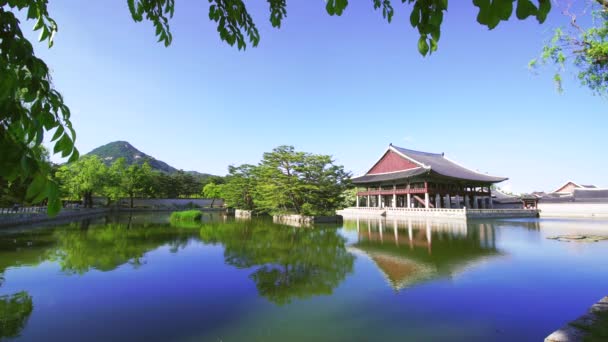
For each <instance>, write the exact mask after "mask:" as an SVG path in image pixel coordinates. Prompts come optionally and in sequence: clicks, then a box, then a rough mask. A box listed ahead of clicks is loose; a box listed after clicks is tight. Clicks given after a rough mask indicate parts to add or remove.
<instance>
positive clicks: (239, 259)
mask: <svg viewBox="0 0 608 342" xmlns="http://www.w3.org/2000/svg"><path fill="white" fill-rule="evenodd" d="M200 238H201V240H202V241H203V242H205V243H212V244H216V243H220V244H222V245H223V246H224V258H225V262H226V264H228V265H232V266H235V267H238V268H247V269H251V270H252V273H251V275H250V276H249V278H250V279H251V280H253V281H254V282H255V284H256V287H257V289H258V292H259V293H260V295H262V296H264V297H266V298H268V299H269V300H270V301H272V302H274V303H276V304H279V305H283V304H288V303H290V302H291V301H292V300H293V299H294V298H300V299H303V298H308V297H311V296H316V295H329V294H331V293H332V291H333V289H334V288H335V287H337V286H338V285H339V284H340V282H342V280H344V278H345V277H346V275H348V274H349V273H351V272H352V271H353V265H354V260H355V257H354V256H353V255H352V254H351V253H349V252H348V250H347V249H346V244H345V243H346V240H345V239H344V238H343V237H342V236H340V234H339V233H338V232H337V231H336V229H333V228H316V229H295V228H287V227H278V226H276V225H273V224H270V223H267V222H264V221H258V220H254V221H248V222H247V223H246V224H245V225H244V224H243V223H242V222H227V223H222V224H209V223H206V224H203V225H202V227H201V229H200Z"/></svg>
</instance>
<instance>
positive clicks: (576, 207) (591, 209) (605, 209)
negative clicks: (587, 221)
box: [538, 201, 608, 219]
mask: <svg viewBox="0 0 608 342" xmlns="http://www.w3.org/2000/svg"><path fill="white" fill-rule="evenodd" d="M538 208H539V209H540V217H563V218H604V219H605V218H608V203H586V202H580V203H579V202H567V203H546V202H542V201H541V202H539V203H538Z"/></svg>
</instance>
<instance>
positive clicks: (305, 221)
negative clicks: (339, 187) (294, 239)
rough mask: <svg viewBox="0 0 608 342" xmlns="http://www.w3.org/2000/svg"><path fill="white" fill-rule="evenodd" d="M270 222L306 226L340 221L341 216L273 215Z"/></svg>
mask: <svg viewBox="0 0 608 342" xmlns="http://www.w3.org/2000/svg"><path fill="white" fill-rule="evenodd" d="M272 222H274V223H278V224H285V225H289V226H295V227H307V226H311V225H313V224H315V223H342V216H341V215H335V216H305V215H274V216H272Z"/></svg>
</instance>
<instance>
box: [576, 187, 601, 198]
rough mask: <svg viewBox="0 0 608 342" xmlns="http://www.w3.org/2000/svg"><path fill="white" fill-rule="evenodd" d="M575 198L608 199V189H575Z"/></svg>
mask: <svg viewBox="0 0 608 342" xmlns="http://www.w3.org/2000/svg"><path fill="white" fill-rule="evenodd" d="M573 195H574V200H578V199H608V189H597V188H595V189H574V192H573Z"/></svg>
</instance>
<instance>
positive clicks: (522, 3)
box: [515, 0, 537, 20]
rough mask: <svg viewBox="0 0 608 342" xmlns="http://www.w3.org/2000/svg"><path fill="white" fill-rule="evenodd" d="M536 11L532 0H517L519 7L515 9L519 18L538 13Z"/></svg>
mask: <svg viewBox="0 0 608 342" xmlns="http://www.w3.org/2000/svg"><path fill="white" fill-rule="evenodd" d="M536 11H537V10H536V7H535V6H534V4H532V3H531V2H530V0H517V9H516V10H515V14H516V15H517V19H520V20H523V19H526V18H527V17H529V16H531V15H536Z"/></svg>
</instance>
